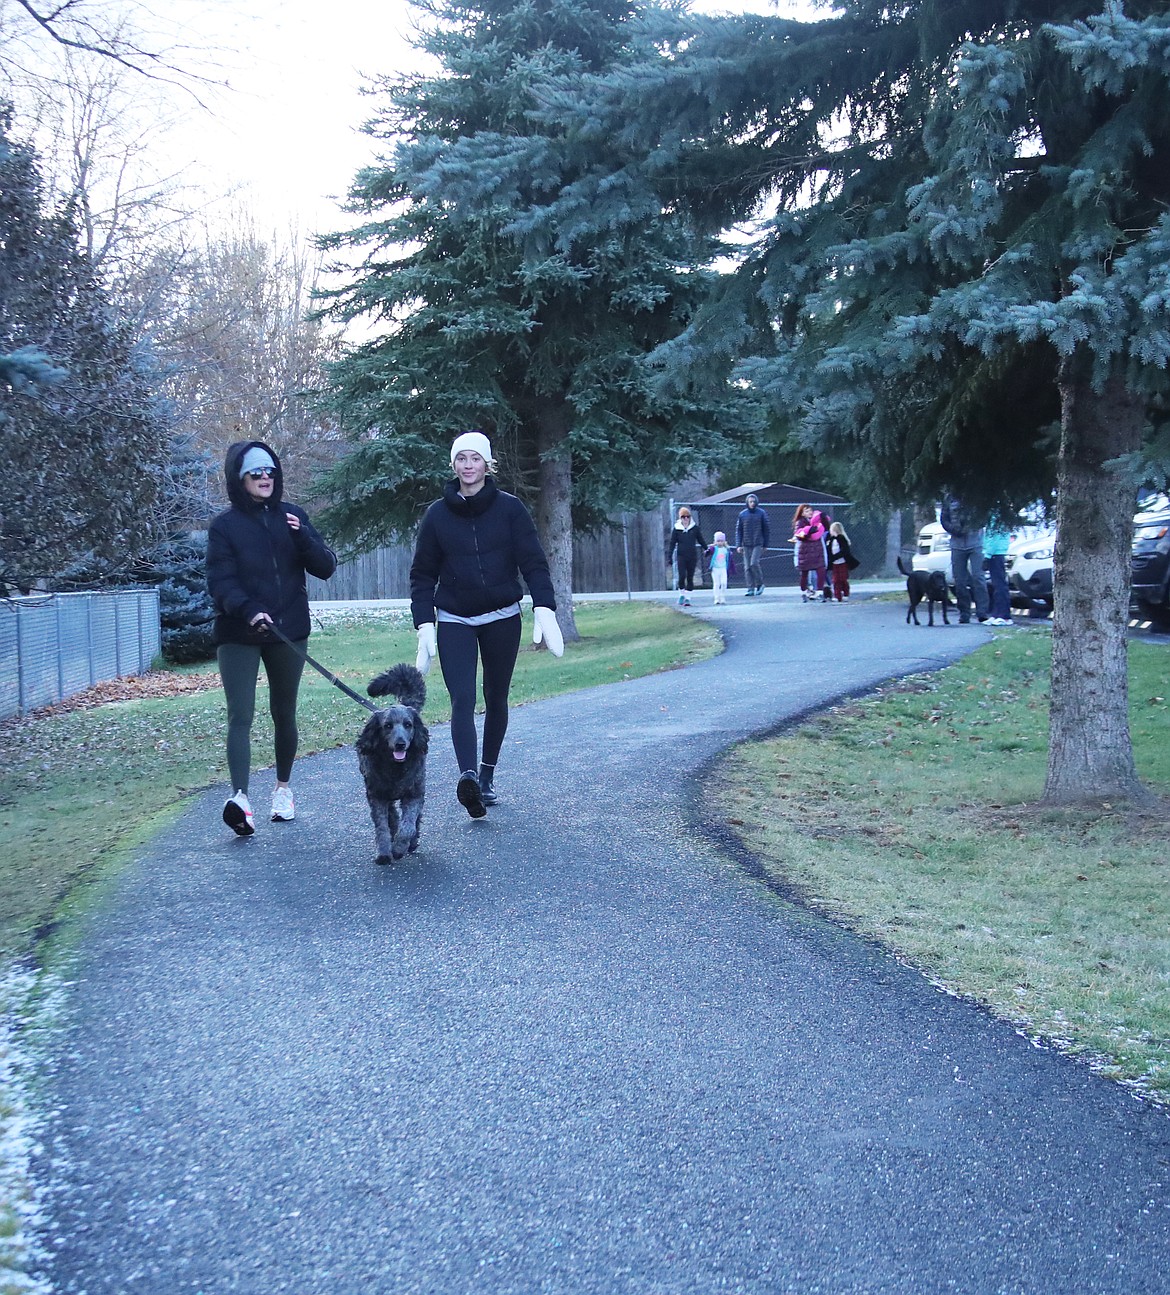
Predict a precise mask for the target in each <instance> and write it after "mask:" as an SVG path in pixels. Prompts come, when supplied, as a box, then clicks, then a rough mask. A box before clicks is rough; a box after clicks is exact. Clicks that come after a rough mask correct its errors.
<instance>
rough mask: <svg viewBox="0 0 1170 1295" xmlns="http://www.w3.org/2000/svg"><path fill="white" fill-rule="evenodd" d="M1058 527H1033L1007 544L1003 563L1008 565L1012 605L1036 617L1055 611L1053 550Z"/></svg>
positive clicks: (1048, 614)
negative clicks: (1053, 603)
mask: <svg viewBox="0 0 1170 1295" xmlns="http://www.w3.org/2000/svg"><path fill="white" fill-rule="evenodd" d="M1055 544H1056V528H1055V527H1053V526H1030V527H1028V528H1027V534H1019V535H1017V536H1016V538H1014V539H1013V540H1012V542H1011V544H1010V545H1008V551H1007V557H1006V558H1005V559H1004V566H1005V567H1007V577H1008V590H1009V592H1010V594H1011V600H1012V606H1013V607H1022V608H1025V609H1026V610H1027V611H1030V612H1031V613H1032V614H1033V615H1034V616H1035V615H1040V616H1050V615H1051V614H1052V550H1053V547H1054V546H1055Z"/></svg>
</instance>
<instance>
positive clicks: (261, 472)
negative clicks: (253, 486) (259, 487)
mask: <svg viewBox="0 0 1170 1295" xmlns="http://www.w3.org/2000/svg"><path fill="white" fill-rule="evenodd" d="M248 476H250V477H251V478H252V480H253V481H259V480H260V478H261V477H274V476H276V469H275V468H252V469H251V470H250V471H249V472H248Z"/></svg>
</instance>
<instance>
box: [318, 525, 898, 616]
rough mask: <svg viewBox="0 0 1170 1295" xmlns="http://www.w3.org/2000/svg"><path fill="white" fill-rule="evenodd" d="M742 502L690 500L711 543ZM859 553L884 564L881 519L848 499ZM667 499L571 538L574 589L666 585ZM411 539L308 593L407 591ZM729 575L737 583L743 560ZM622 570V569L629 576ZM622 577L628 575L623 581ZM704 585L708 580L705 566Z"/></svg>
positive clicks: (768, 568) (771, 573)
mask: <svg viewBox="0 0 1170 1295" xmlns="http://www.w3.org/2000/svg"><path fill="white" fill-rule="evenodd" d="M741 507H742V506H741V505H738V504H737V505H734V506H732V505H719V506H717V507H712V506H710V505H705V504H704V505H700V506H697V507H696V508H695V512H696V513H697V514H698V516H699V524H700V526H701V527H702V530H703V538H704V539H705V540H706V541H707V543H708V544H709V543H710V542H711V539H712V537H713V535H714V533H715V531H717V530H723V531H726V533H727V538H728V540H729V541H734V539H735V519H736V518H737V517H738V516H739V513H740V509H741ZM839 511H840V520H841V521H842V522H844V523H845V526H846V529H847V530H848V531H849V536H850V539H851V540H852V542H853V549H854V552H856V554H857V556H858V557H859V558H860V559H861V563H862V564H861V566H860V567H859V568H858V569H857V572H856V573H855V574H856V576H857V577H861V576H867V575H877V574H879V573H880V572H883V571H884V570H885V569H886V567H887V566H888V564H889V555H888V552H887V547H888V546H887V538H886V527H887V522H886V520H884V519H878V518H870V517H861V516H857V515H852V516H851V515H850V511H849V506H846V508H844V509H841V510H839ZM791 514H792V510H791V508H789V509H787V510H786V511H785V510H778V511H777V512H776V513H773V512H772V511H771V510H769V521H770V522H771V525H772V545H771V548H770V549H769V551H768V555H767V557H766V558H765V561H764V578H765V580H766V582H767V583H768V584H771V585H773V586H780V585H792V584H796V583H797V580H798V575H797V572H796V569H795V567H794V566H793V562H792V545H791V544H786V543H785V541H786V540H787V539H788V538H789V532H790V529H791V520H792V516H791ZM670 526H671V522H670V520H669V507H668V506H667V505H663V507H662V508H660V509H655V510H654V511H652V512H645V513H628V514H626V515H625V516H624V517H622V518H621V519H619V520H618V521H617V522H616V523H615V524H614V525H613V526H610V527H607V528H606V529H605V530H603V531H599V532H597V533H596V534H592V535H577V536H575V537H574V539H573V591H574V593H577V594H615V593H625V592H626V591H627V590H630V591H635V592H636V591H640V590H648V589H670V588H671V587H672V586H673V583H674V581H673V576H672V574H671V571H670V568H669V565H668V563H667V561H666V545H667V542H668V539H669V536H670ZM412 553H413V547H412V546H411V545H407V544H399V545H392V546H388V547H386V548H380V549H375V550H374V551H373V552H372V553H363V554H362V555H361V556H360V557H356V558H352V559H350V560H349V561H347V562H342V563H341V564H340V565H339V566H338V568H337V570H336V571H335V572H334V574H333V576H332V578H331V579H329V580H318V579H316V578H315V577H314V576H309V577H308V586H309V597H310V599H312V601H314V602H363V601H366V600H367V599H378V598H409V597H410V560H411V556H412ZM738 569H739V575H738V577H737V579H736V580H735V581H734V582H733V583H734V584H738V585H742V584H743V562H742V561H739V562H738ZM627 573H628V576H627ZM627 578H628V583H627ZM702 583H703V584H704V585H709V584H710V583H711V579H710V575H709V573H708V572H707V571H706V570H705V569H704V571H703V580H702Z"/></svg>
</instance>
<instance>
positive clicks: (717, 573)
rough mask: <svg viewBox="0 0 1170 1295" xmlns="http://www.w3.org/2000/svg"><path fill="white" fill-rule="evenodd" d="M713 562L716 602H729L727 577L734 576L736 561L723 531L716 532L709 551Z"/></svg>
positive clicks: (713, 585)
mask: <svg viewBox="0 0 1170 1295" xmlns="http://www.w3.org/2000/svg"><path fill="white" fill-rule="evenodd" d="M707 552H708V554H709V555H710V558H711V561H710V563H709V564H708V565H709V567H710V569H711V588H712V589H713V590H714V591H715V602H716V603H717V604H718V603H725V602H726V601H727V577H728V576H729V575H733V574H734V569H735V560H734V558H732V556H731V547H730V545H729V544H728V543H727V536H726V535H725V534H724V533H723V532H722V531H716V532H715V542H714V543H713V544H712V545H711V547H710V548H709V549H708V550H707Z"/></svg>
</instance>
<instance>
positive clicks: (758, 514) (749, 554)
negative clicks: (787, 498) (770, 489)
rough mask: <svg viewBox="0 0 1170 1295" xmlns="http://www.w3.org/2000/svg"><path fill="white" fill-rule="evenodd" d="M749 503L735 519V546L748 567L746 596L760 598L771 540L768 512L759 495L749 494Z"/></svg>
mask: <svg viewBox="0 0 1170 1295" xmlns="http://www.w3.org/2000/svg"><path fill="white" fill-rule="evenodd" d="M744 503H745V504H746V505H747V506H746V507H745V508H744V510H743V512H741V513H740V515H739V516H738V517H737V518H736V521H735V547H736V548H737V549H738V550H739V552H740V553H742V554H743V559H744V565H745V567H746V568H747V586H748V587H747V591H746V592H745V593H744V597H745V598H758V597H759V596H760V595H761V594H762V593H763V592H764V565H763V563H764V555H765V554H766V553H767V551H768V544H769V541H770V538H771V537H770V535H769V533H768V532H769V526H768V514H767V513H766V512H764V510H763V509H762V508H761V507H760V500H759V497H758V496H756V495H748V497H747V499H745V500H744Z"/></svg>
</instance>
